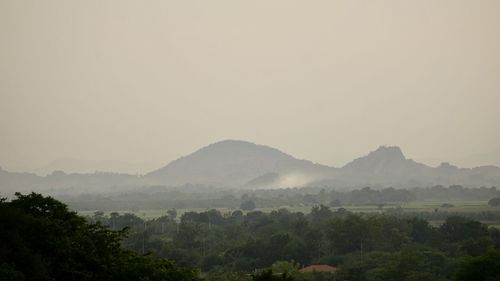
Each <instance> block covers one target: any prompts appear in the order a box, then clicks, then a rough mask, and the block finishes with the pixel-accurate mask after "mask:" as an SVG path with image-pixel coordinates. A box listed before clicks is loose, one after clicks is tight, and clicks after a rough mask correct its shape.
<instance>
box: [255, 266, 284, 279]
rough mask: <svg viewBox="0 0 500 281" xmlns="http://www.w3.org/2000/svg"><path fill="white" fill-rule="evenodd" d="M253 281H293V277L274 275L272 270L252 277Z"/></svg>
mask: <svg viewBox="0 0 500 281" xmlns="http://www.w3.org/2000/svg"><path fill="white" fill-rule="evenodd" d="M252 280H253V281H293V277H292V276H290V275H288V274H286V273H283V274H274V273H273V271H272V270H271V269H269V270H264V271H262V272H261V273H257V274H254V275H252Z"/></svg>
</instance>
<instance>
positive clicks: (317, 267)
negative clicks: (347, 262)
mask: <svg viewBox="0 0 500 281" xmlns="http://www.w3.org/2000/svg"><path fill="white" fill-rule="evenodd" d="M336 271H337V268H336V267H334V266H329V265H326V264H314V265H310V266H307V267H304V268H302V269H300V270H299V272H300V273H308V272H327V273H335V272H336Z"/></svg>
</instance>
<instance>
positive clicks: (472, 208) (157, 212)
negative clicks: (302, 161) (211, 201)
mask: <svg viewBox="0 0 500 281" xmlns="http://www.w3.org/2000/svg"><path fill="white" fill-rule="evenodd" d="M443 203H447V204H451V205H452V206H450V207H443V206H442V205H443ZM399 207H400V208H401V209H402V210H403V211H404V212H434V211H435V210H439V211H447V212H450V213H454V212H458V213H469V212H470V213H473V212H495V211H499V212H500V208H495V207H491V206H488V204H487V201H449V202H442V201H415V202H411V203H407V204H401V205H391V204H388V205H385V206H383V207H382V209H381V208H379V206H378V205H347V206H342V208H345V209H347V210H348V211H351V212H365V213H371V212H374V213H376V212H382V211H383V210H387V209H390V208H399ZM279 208H286V209H288V210H289V211H291V212H303V213H309V212H310V211H311V208H312V206H281V207H273V208H257V209H255V210H258V211H262V212H271V211H273V210H277V209H279ZM331 209H336V208H331ZM207 210H209V209H208V208H185V209H177V216H178V217H180V216H182V214H183V213H185V212H203V211H207ZM217 210H219V211H220V212H221V213H223V214H230V213H231V212H233V211H235V210H236V209H229V208H217ZM94 212H95V211H80V212H79V213H80V214H81V215H83V216H91V215H93V213H94ZM109 213H111V212H105V214H108V215H109ZM118 213H131V211H126V210H123V211H118ZM132 213H134V214H135V215H136V216H138V217H140V218H143V219H154V218H158V217H160V216H164V215H166V213H167V210H166V209H148V210H139V211H135V212H132ZM489 224H498V225H500V222H489Z"/></svg>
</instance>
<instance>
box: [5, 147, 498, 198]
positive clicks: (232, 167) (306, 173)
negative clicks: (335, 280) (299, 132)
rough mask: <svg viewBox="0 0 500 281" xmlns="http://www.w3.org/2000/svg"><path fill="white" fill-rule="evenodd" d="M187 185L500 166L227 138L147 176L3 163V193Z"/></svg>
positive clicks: (362, 181)
mask: <svg viewBox="0 0 500 281" xmlns="http://www.w3.org/2000/svg"><path fill="white" fill-rule="evenodd" d="M188 184H191V185H194V186H196V185H204V186H214V187H227V188H251V189H259V188H283V187H307V186H315V187H330V188H336V189H353V188H362V187H365V186H371V187H375V188H376V187H397V188H409V187H427V186H435V185H443V186H450V185H463V186H468V187H480V186H487V187H490V186H497V187H500V168H498V167H495V166H480V167H475V168H460V167H457V166H454V165H451V164H448V163H442V164H441V165H439V166H437V167H431V166H427V165H425V164H421V163H418V162H415V161H414V160H412V159H407V158H406V157H405V156H404V154H403V152H402V151H401V149H400V148H399V147H397V146H389V147H387V146H381V147H379V148H378V149H376V150H374V151H372V152H370V153H368V154H367V155H365V156H362V157H360V158H357V159H354V160H353V161H351V162H349V163H347V164H346V165H345V166H343V167H341V168H333V167H329V166H325V165H320V164H316V163H313V162H311V161H307V160H301V159H297V158H294V157H293V156H291V155H289V154H286V153H284V152H282V151H280V150H277V149H275V148H272V147H269V146H265V145H258V144H254V143H250V142H246V141H238V140H225V141H221V142H217V143H214V144H211V145H208V146H206V147H203V148H201V149H199V150H197V151H195V152H193V153H191V154H189V155H187V156H185V157H181V158H179V159H177V160H175V161H172V162H170V163H169V164H167V165H166V166H164V167H162V168H160V169H157V170H155V171H153V172H150V173H148V174H146V175H144V176H134V175H128V174H116V173H102V172H100V173H97V172H96V173H91V174H90V173H87V174H84V173H81V174H77V173H72V174H67V173H64V172H61V171H56V172H53V173H51V174H49V175H47V176H44V177H42V176H38V175H36V174H30V173H13V172H8V171H5V170H2V169H1V168H0V193H2V194H5V193H9V192H14V191H30V190H36V191H54V192H62V193H65V192H79V193H92V192H111V191H121V192H125V191H126V190H134V189H135V190H137V188H141V187H145V186H153V185H154V186H169V187H183V186H186V185H188Z"/></svg>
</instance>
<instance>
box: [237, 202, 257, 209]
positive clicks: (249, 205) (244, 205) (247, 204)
mask: <svg viewBox="0 0 500 281" xmlns="http://www.w3.org/2000/svg"><path fill="white" fill-rule="evenodd" d="M240 209H242V210H243V211H252V210H253V209H255V202H254V201H253V200H246V201H243V202H242V203H241V205H240Z"/></svg>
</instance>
